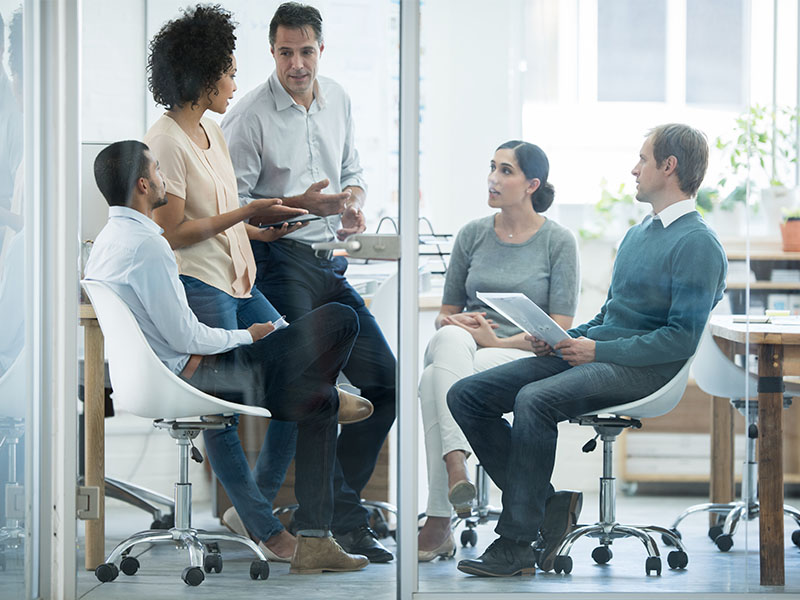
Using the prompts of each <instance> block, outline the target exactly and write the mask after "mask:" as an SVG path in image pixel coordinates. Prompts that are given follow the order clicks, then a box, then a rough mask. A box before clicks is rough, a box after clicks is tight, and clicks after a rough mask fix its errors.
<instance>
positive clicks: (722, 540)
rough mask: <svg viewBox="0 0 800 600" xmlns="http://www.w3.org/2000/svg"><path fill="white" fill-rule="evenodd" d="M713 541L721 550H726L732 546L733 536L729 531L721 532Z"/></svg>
mask: <svg viewBox="0 0 800 600" xmlns="http://www.w3.org/2000/svg"><path fill="white" fill-rule="evenodd" d="M714 543H715V544H716V545H717V548H719V549H720V550H721V551H722V552H727V551H728V550H730V549H731V548H733V536H732V535H731V534H729V533H723V534H722V535H718V536H717V537H716V538H715V539H714Z"/></svg>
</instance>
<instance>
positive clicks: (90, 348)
mask: <svg viewBox="0 0 800 600" xmlns="http://www.w3.org/2000/svg"><path fill="white" fill-rule="evenodd" d="M84 346H85V355H84V383H83V385H84V396H83V415H84V426H85V435H86V441H85V452H84V457H85V474H84V482H85V483H84V485H87V486H95V487H98V488H100V494H99V511H100V518H99V519H93V520H90V521H86V569H87V570H88V571H94V569H95V567H97V565H99V564H101V563H103V562H104V561H105V537H106V536H105V491H104V490H105V422H104V419H105V389H104V388H105V374H104V368H103V360H104V359H103V334H102V332H101V331H100V326H99V325H98V324H97V321H87V322H85V323H84Z"/></svg>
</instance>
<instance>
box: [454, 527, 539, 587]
mask: <svg viewBox="0 0 800 600" xmlns="http://www.w3.org/2000/svg"><path fill="white" fill-rule="evenodd" d="M458 570H459V571H462V572H464V573H469V574H470V575H478V576H480V577H512V576H514V575H535V574H536V558H535V557H534V555H533V548H531V545H530V544H526V543H524V542H523V543H520V542H515V541H514V540H510V539H508V538H504V537H499V538H497V539H496V540H495V541H493V542H492V543H491V544H490V545H489V547H488V548H486V552H484V553H483V554H482V555H481V556H479V557H478V558H474V559H465V560H462V561H459V563H458Z"/></svg>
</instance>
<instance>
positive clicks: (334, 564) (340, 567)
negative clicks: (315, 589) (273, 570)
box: [289, 535, 369, 575]
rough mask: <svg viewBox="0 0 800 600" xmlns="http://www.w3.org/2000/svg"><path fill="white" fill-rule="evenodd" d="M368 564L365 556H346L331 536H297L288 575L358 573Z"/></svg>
mask: <svg viewBox="0 0 800 600" xmlns="http://www.w3.org/2000/svg"><path fill="white" fill-rule="evenodd" d="M368 564H369V560H368V559H367V557H366V556H361V555H360V554H348V553H347V552H345V551H344V550H342V547H341V546H340V545H339V544H337V543H336V540H335V539H333V536H328V537H305V536H302V535H298V536H297V547H296V548H295V549H294V555H293V556H292V566H291V568H290V569H289V572H290V573H298V574H301V575H308V574H312V573H323V572H325V571H336V572H342V571H358V570H360V569H363V568H364V567H366V566H367V565H368Z"/></svg>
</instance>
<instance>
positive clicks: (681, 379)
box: [581, 351, 697, 419]
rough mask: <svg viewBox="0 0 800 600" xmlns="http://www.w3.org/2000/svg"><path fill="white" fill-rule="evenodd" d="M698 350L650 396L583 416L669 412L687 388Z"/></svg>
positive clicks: (641, 415)
mask: <svg viewBox="0 0 800 600" xmlns="http://www.w3.org/2000/svg"><path fill="white" fill-rule="evenodd" d="M695 356H697V352H696V351H695V354H694V355H693V356H691V357H690V358H689V359H688V360H687V361H686V364H684V365H683V366H682V367H681V370H680V371H678V372H677V373H676V374H675V376H674V377H673V378H672V379H670V380H669V381H668V382H667V383H665V384H664V385H663V386H662V387H661V388H660V389H658V390H656V391H655V392H653V393H652V394H650V395H649V396H646V397H644V398H640V399H639V400H634V401H633V402H628V403H626V404H619V405H617V406H611V407H609V408H603V409H601V410H597V411H590V412H587V413H586V414H584V415H581V416H592V415H599V414H603V415H605V414H611V415H616V416H618V417H632V418H634V419H639V418H646V417H660V416H661V415H665V414H667V413H668V412H669V411H671V410H672V409H673V408H675V407H676V406H677V405H678V402H680V401H681V398H682V397H683V392H684V391H685V390H686V384H687V383H688V381H689V369H690V368H691V365H692V361H693V360H694V358H695Z"/></svg>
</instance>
